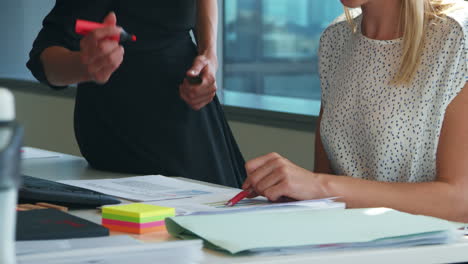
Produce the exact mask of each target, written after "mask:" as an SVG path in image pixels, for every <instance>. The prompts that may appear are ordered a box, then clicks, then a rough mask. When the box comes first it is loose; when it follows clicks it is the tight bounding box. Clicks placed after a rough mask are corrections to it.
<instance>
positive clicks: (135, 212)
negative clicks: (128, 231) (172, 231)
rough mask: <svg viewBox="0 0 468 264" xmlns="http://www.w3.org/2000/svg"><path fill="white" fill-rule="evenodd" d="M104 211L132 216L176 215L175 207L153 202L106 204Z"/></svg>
mask: <svg viewBox="0 0 468 264" xmlns="http://www.w3.org/2000/svg"><path fill="white" fill-rule="evenodd" d="M102 212H103V213H107V214H114V215H123V216H131V217H151V216H158V215H175V209H174V208H171V207H163V206H157V205H151V204H143V203H132V204H124V205H113V206H105V207H103V208H102Z"/></svg>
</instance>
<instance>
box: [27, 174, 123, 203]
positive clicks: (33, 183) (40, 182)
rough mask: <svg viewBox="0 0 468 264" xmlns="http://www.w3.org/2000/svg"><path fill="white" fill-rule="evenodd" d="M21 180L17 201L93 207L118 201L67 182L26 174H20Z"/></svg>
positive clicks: (118, 201)
mask: <svg viewBox="0 0 468 264" xmlns="http://www.w3.org/2000/svg"><path fill="white" fill-rule="evenodd" d="M22 180H23V185H22V186H21V187H20V189H19V194H18V196H19V197H18V198H19V203H36V202H46V203H52V204H57V205H63V206H67V207H70V208H95V207H98V206H101V205H107V204H119V203H120V200H119V199H117V198H115V197H112V196H109V195H106V194H103V193H100V192H96V191H92V190H88V189H84V188H80V187H76V186H71V185H68V184H63V183H59V182H55V181H49V180H45V179H41V178H36V177H31V176H26V175H23V176H22Z"/></svg>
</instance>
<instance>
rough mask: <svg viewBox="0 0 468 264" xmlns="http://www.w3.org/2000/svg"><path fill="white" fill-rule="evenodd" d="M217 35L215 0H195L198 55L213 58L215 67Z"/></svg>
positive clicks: (216, 6)
mask: <svg viewBox="0 0 468 264" xmlns="http://www.w3.org/2000/svg"><path fill="white" fill-rule="evenodd" d="M217 35H218V4H217V0H198V1H197V41H198V43H197V44H198V53H199V55H205V56H206V57H207V58H208V59H210V60H213V63H215V66H216V68H217V66H218V65H217V55H216V39H217Z"/></svg>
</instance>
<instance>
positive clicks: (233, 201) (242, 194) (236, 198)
mask: <svg viewBox="0 0 468 264" xmlns="http://www.w3.org/2000/svg"><path fill="white" fill-rule="evenodd" d="M249 194H250V190H247V191H242V192H240V193H238V194H237V195H236V196H234V197H233V198H232V199H231V200H229V201H228V202H227V203H226V204H225V206H234V205H235V204H236V203H238V202H239V201H240V200H242V199H244V198H245V197H247V196H248V195H249Z"/></svg>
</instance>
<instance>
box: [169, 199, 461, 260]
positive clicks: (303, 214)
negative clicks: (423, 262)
mask: <svg viewBox="0 0 468 264" xmlns="http://www.w3.org/2000/svg"><path fill="white" fill-rule="evenodd" d="M166 227H167V229H168V231H169V233H170V234H172V235H173V236H176V237H179V238H183V239H193V238H202V239H203V240H204V241H205V244H206V246H208V247H211V248H214V249H218V250H224V251H227V252H229V253H232V254H236V253H240V252H262V253H271V252H275V253H276V252H278V251H283V252H285V253H287V252H298V251H299V252H300V251H310V250H324V249H338V248H355V247H382V246H410V245H421V244H438V243H448V242H451V241H454V240H456V239H458V238H459V235H460V233H459V232H457V230H456V228H457V226H456V225H454V224H453V223H451V222H449V221H445V220H442V219H437V218H433V217H427V216H421V215H412V214H407V213H402V212H399V211H395V210H392V209H387V208H371V209H347V210H302V211H298V210H295V211H289V212H287V213H279V212H277V211H260V212H246V213H231V214H216V215H188V216H179V217H173V218H168V219H166Z"/></svg>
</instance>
